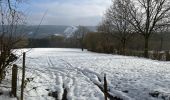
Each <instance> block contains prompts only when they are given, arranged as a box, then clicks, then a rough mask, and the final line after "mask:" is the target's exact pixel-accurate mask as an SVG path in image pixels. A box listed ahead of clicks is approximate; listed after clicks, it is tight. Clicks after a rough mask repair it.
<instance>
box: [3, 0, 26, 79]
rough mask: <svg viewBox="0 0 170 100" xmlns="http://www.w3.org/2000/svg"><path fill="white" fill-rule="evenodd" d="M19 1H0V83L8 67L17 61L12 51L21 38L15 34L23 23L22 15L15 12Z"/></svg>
mask: <svg viewBox="0 0 170 100" xmlns="http://www.w3.org/2000/svg"><path fill="white" fill-rule="evenodd" d="M20 1H21V0H1V1H0V22H1V23H0V24H1V26H0V82H1V81H2V79H4V78H5V73H6V70H7V68H8V67H9V65H10V64H11V63H12V62H13V61H15V60H16V59H17V57H16V56H15V55H14V54H13V52H12V50H13V49H14V46H15V44H17V43H18V42H19V41H20V40H21V36H19V35H18V34H17V28H18V25H20V24H22V23H23V20H22V15H23V14H22V13H21V12H20V11H18V10H17V4H18V3H19V2H20ZM20 35H21V34H20Z"/></svg>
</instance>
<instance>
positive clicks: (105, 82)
mask: <svg viewBox="0 0 170 100" xmlns="http://www.w3.org/2000/svg"><path fill="white" fill-rule="evenodd" d="M104 96H105V100H107V97H108V93H107V80H106V74H104Z"/></svg>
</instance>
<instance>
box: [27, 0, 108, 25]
mask: <svg viewBox="0 0 170 100" xmlns="http://www.w3.org/2000/svg"><path fill="white" fill-rule="evenodd" d="M38 1H40V0H38ZM110 4H111V1H110V0H44V1H43V2H33V3H32V4H31V6H32V8H31V10H32V14H30V16H29V18H28V20H29V22H30V23H29V24H38V23H39V22H40V20H41V18H42V16H43V14H44V13H45V11H46V10H47V14H46V15H45V18H44V20H43V23H42V24H50V25H97V24H98V23H99V22H100V21H101V18H102V16H103V14H104V12H105V10H106V9H107V8H108V7H109V6H110Z"/></svg>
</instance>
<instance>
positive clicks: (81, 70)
mask: <svg viewBox="0 0 170 100" xmlns="http://www.w3.org/2000/svg"><path fill="white" fill-rule="evenodd" d="M17 63H18V64H19V65H21V61H18V62H17ZM26 67H27V69H26V70H27V72H26V77H27V78H33V80H31V81H30V82H28V83H27V87H26V89H25V100H55V98H53V97H52V96H49V95H53V96H56V98H58V99H59V100H65V97H66V98H67V100H104V94H103V92H102V90H101V88H100V87H103V77H104V74H106V75H107V81H108V91H109V94H110V95H111V96H113V97H119V98H121V99H123V100H170V62H161V61H154V60H148V59H144V58H137V57H126V56H118V55H111V54H100V53H93V52H88V51H83V52H82V51H81V50H79V49H60V48H37V49H32V50H30V51H29V52H27V58H26Z"/></svg>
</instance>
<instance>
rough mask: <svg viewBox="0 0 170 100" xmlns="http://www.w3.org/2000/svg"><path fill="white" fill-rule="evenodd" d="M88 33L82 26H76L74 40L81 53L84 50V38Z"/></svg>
mask: <svg viewBox="0 0 170 100" xmlns="http://www.w3.org/2000/svg"><path fill="white" fill-rule="evenodd" d="M88 32H89V29H87V28H86V27H84V26H78V29H77V30H76V31H75V32H74V36H73V37H74V38H75V39H76V41H77V42H79V44H80V47H81V49H82V51H83V50H84V37H85V35H86V34H87V33H88Z"/></svg>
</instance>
